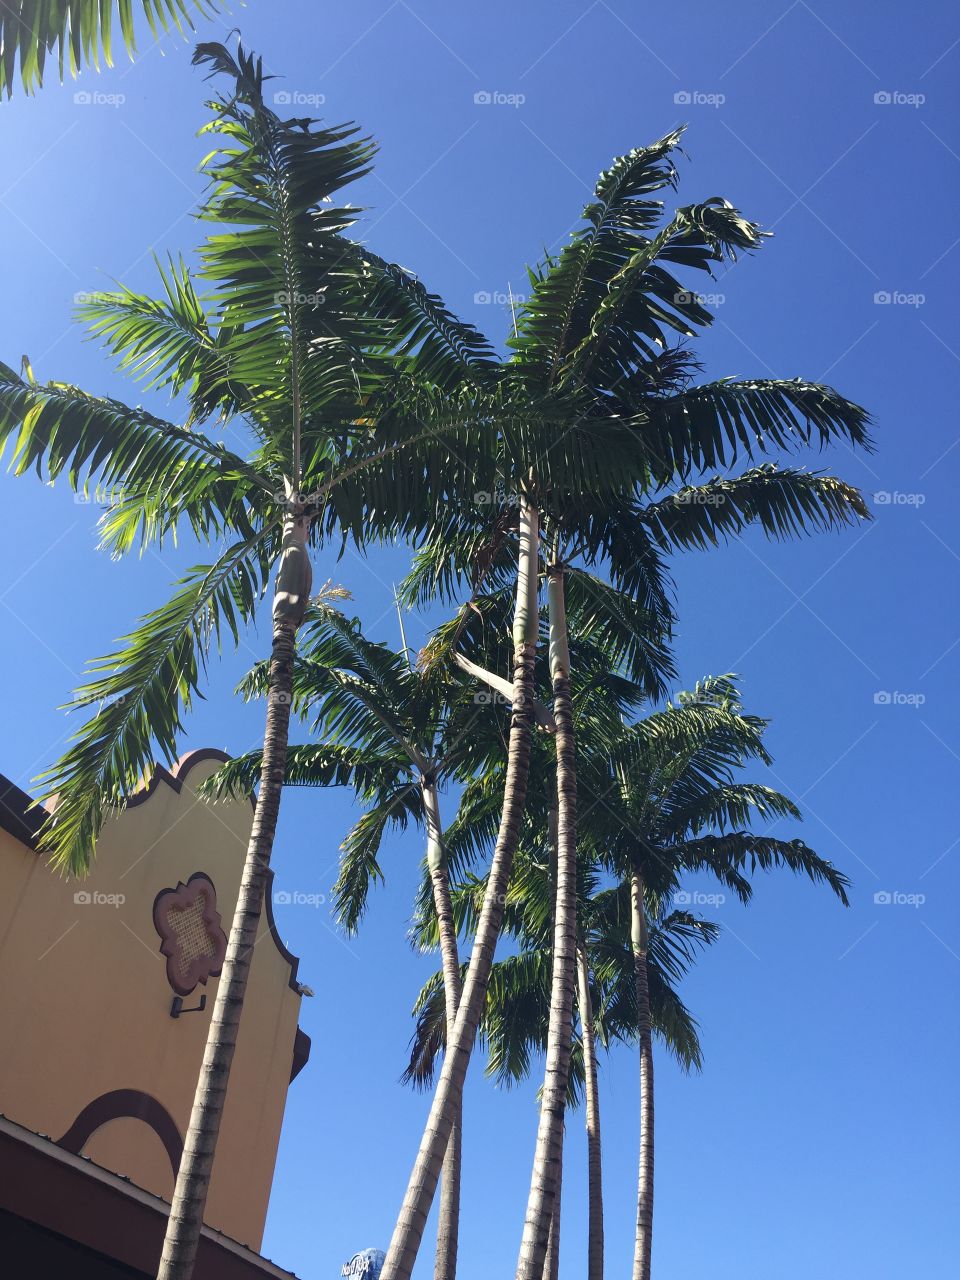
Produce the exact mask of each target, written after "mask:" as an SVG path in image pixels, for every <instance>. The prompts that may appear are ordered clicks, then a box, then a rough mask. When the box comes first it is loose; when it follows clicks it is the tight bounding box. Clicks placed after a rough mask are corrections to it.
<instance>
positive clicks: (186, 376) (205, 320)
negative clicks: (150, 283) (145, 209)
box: [78, 257, 259, 430]
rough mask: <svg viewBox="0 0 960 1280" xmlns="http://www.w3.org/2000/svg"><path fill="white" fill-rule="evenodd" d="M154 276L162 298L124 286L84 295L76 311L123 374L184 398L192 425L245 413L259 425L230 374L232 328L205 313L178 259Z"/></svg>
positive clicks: (245, 391) (252, 403)
mask: <svg viewBox="0 0 960 1280" xmlns="http://www.w3.org/2000/svg"><path fill="white" fill-rule="evenodd" d="M157 272H158V275H159V277H160V283H161V285H162V288H163V297H160V298H154V297H151V296H149V295H148V294H143V293H137V292H135V291H134V290H133V289H129V288H127V287H126V286H124V285H121V286H120V287H119V288H118V289H116V290H113V291H102V292H97V293H93V294H90V295H88V297H87V299H86V301H84V302H83V303H81V304H80V306H79V307H78V313H79V315H80V318H81V320H83V321H84V322H85V323H86V325H87V327H88V329H89V330H90V333H91V334H92V335H93V336H94V337H97V338H100V339H101V340H102V341H103V342H105V344H106V346H107V348H108V350H109V351H110V353H111V354H112V355H113V356H114V357H115V358H116V359H117V361H118V365H119V367H120V369H122V370H123V371H124V372H126V373H129V374H130V375H131V376H133V377H135V378H138V379H140V380H141V381H142V382H144V383H145V384H146V385H147V386H148V387H151V388H168V389H169V390H170V392H171V394H172V395H179V394H181V393H185V394H186V395H187V396H188V398H189V402H190V407H191V421H197V422H202V421H204V420H205V419H207V418H209V417H211V416H213V415H220V416H222V417H224V418H226V417H229V416H232V415H234V414H243V413H249V414H250V415H251V416H252V417H253V420H254V424H255V425H257V424H256V422H255V414H256V412H257V404H256V398H255V396H254V394H253V392H252V391H251V389H250V388H249V387H246V386H243V385H241V383H240V382H238V381H237V380H236V378H235V377H234V376H232V372H231V360H232V353H231V349H230V346H231V338H232V332H231V330H229V329H228V328H226V327H220V328H217V327H216V325H215V324H214V322H213V320H212V318H211V317H210V316H209V315H208V314H207V312H206V310H205V308H204V305H203V303H202V301H201V299H200V297H199V295H198V294H197V291H196V288H195V287H194V282H193V278H192V276H191V274H190V271H189V268H188V267H187V265H186V263H185V262H184V261H183V259H182V258H181V259H180V260H179V261H177V260H175V259H173V258H172V257H171V258H170V260H169V262H168V264H167V266H166V268H165V267H164V266H163V264H162V263H161V262H160V261H159V260H158V261H157ZM258 430H259V427H258Z"/></svg>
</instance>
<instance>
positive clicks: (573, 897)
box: [517, 564, 577, 1280]
mask: <svg viewBox="0 0 960 1280" xmlns="http://www.w3.org/2000/svg"><path fill="white" fill-rule="evenodd" d="M547 572H548V586H547V592H548V603H549V612H550V676H551V680H552V683H553V714H554V718H555V720H556V722H557V881H556V883H557V889H556V906H555V915H554V927H553V972H552V977H551V991H550V1022H549V1025H548V1029H547V1061H546V1068H545V1071H544V1079H543V1091H542V1093H541V1098H540V1121H539V1124H538V1127H537V1145H536V1150H535V1153H534V1160H533V1172H532V1175H531V1179H530V1195H529V1198H528V1200H527V1215H526V1221H525V1223H524V1227H523V1239H522V1241H521V1244H520V1257H519V1259H518V1261H517V1280H541V1277H542V1275H543V1263H544V1257H545V1256H546V1251H547V1242H548V1239H549V1235H550V1222H551V1218H552V1216H553V1207H554V1200H555V1199H556V1194H557V1187H558V1185H559V1180H560V1179H559V1171H560V1161H561V1158H562V1150H563V1117H564V1112H565V1110H566V1105H567V1086H568V1082H569V1075H570V1053H571V1049H572V1047H573V993H574V987H575V986H576V947H577V770H576V759H575V751H574V731H573V704H572V702H571V699H570V655H569V652H568V648H567V616H566V608H565V604H564V591H563V587H564V582H563V567H562V566H561V565H559V564H553V565H551V566H550V568H549V569H548V571H547Z"/></svg>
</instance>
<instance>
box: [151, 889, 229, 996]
mask: <svg viewBox="0 0 960 1280" xmlns="http://www.w3.org/2000/svg"><path fill="white" fill-rule="evenodd" d="M153 924H154V928H155V929H156V931H157V933H159V935H160V938H161V944H160V954H161V955H163V956H166V958H167V981H168V982H169V983H170V986H171V987H172V988H173V990H174V991H175V992H176V993H177V995H178V996H188V995H189V994H190V992H191V991H193V989H194V988H195V987H196V986H197V984H198V983H206V981H207V979H208V978H216V977H217V976H218V975H219V973H220V970H221V969H222V967H223V959H224V956H225V955H226V954H227V938H226V934H225V933H224V932H223V928H222V927H221V924H220V913H219V911H218V910H217V891H216V889H215V888H214V887H213V881H212V880H211V879H210V877H209V876H206V875H204V874H203V872H202V871H197V872H195V873H194V874H193V875H192V876H191V877H190V879H189V880H188V881H187V883H186V884H183V883H182V882H180V883H179V884H178V885H177V887H176V888H175V889H162V890H161V891H160V893H158V894H157V896H156V898H155V899H154V902H153Z"/></svg>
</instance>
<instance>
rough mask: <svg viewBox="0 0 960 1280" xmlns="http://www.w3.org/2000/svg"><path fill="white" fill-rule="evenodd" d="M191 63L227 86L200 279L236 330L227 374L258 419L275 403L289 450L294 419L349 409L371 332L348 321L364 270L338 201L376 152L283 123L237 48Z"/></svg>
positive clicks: (256, 68) (360, 142) (350, 132)
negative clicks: (245, 391) (243, 390)
mask: <svg viewBox="0 0 960 1280" xmlns="http://www.w3.org/2000/svg"><path fill="white" fill-rule="evenodd" d="M193 60H194V63H195V64H197V65H202V66H206V67H208V68H209V72H210V76H211V77H213V76H223V77H225V78H226V79H227V80H228V82H229V85H228V88H227V89H225V90H224V91H223V92H222V93H221V94H220V95H219V96H218V97H217V98H216V99H215V100H214V101H213V102H211V104H210V106H211V107H212V109H213V112H214V116H213V119H212V120H211V121H210V123H209V124H208V125H206V126H205V128H204V130H203V132H204V133H205V134H209V135H211V136H212V138H213V139H214V150H213V151H212V152H211V153H210V154H209V155H208V156H207V158H206V160H205V161H204V165H203V168H204V172H205V173H206V174H207V176H208V177H209V179H210V191H209V194H208V196H207V198H206V200H205V201H204V204H203V206H202V208H201V210H200V216H201V218H202V219H203V220H204V221H206V222H210V223H213V224H215V226H216V227H217V228H218V229H217V230H215V231H213V232H212V233H211V234H210V235H209V236H208V238H207V240H206V241H205V243H204V245H203V249H202V258H203V270H202V275H203V276H204V278H205V279H207V280H209V281H210V282H211V286H212V299H211V300H212V303H213V305H214V307H215V309H216V312H217V315H218V320H219V323H220V324H222V325H225V326H226V327H227V328H228V329H229V330H230V331H231V335H232V336H231V344H230V345H231V374H232V376H233V377H235V378H236V379H238V380H239V382H240V383H242V384H243V385H246V386H254V387H256V388H257V395H258V399H259V401H260V402H261V412H260V415H259V416H260V419H261V420H264V419H265V418H266V408H267V406H269V405H271V404H273V405H274V410H273V414H272V415H271V416H272V418H273V422H272V426H273V430H274V431H275V432H277V433H280V434H281V435H282V436H285V437H286V438H287V439H288V441H289V438H290V436H291V433H292V432H293V433H295V431H296V430H297V429H298V427H299V424H300V420H301V417H302V418H303V419H304V425H305V426H306V425H308V419H309V416H310V414H311V413H315V412H317V410H318V409H319V408H320V407H321V406H326V405H331V404H336V403H338V402H343V401H348V402H355V400H356V396H357V391H358V388H357V371H356V367H355V366H356V364H357V356H358V353H359V350H360V349H361V348H362V346H363V344H364V340H365V338H368V337H369V334H368V333H367V332H366V330H365V329H364V325H363V322H362V319H357V318H355V317H356V316H358V315H360V308H359V306H358V305H356V304H358V303H359V299H360V296H361V293H360V290H361V284H362V275H361V271H360V266H359V264H358V262H357V260H356V255H355V254H354V253H353V252H352V248H351V247H350V246H348V245H347V244H345V243H344V241H343V238H342V237H343V233H344V231H345V230H346V229H347V228H348V227H349V226H350V225H351V224H352V223H353V221H354V220H355V217H356V213H355V212H354V211H351V210H349V209H347V208H346V207H340V206H338V205H337V204H335V203H334V197H336V196H338V195H339V193H340V192H341V191H342V190H343V188H344V187H346V186H347V185H349V184H350V183H351V182H353V181H355V180H356V179H357V178H359V177H361V176H363V174H365V173H367V172H368V171H369V166H370V161H371V159H372V157H373V154H374V147H373V144H372V143H371V142H370V140H369V139H365V138H360V137H359V136H358V132H359V131H358V130H357V128H356V127H355V126H353V125H343V126H339V127H320V126H315V124H314V123H313V122H312V121H308V120H303V119H291V120H283V119H281V118H280V117H279V116H278V115H277V113H276V112H275V111H273V110H272V109H271V108H270V107H268V106H267V105H266V102H265V101H264V96H263V85H264V79H265V77H264V74H263V67H262V63H261V60H260V59H257V58H255V57H254V56H253V55H252V54H249V53H247V52H246V51H245V50H244V49H243V48H242V47H241V46H238V48H237V51H236V55H234V54H232V53H231V52H230V51H229V50H228V49H227V48H226V47H225V46H224V45H222V44H212V43H211V44H200V45H198V46H197V48H196V51H195V53H194V57H193ZM227 228H229V229H227ZM351 304H353V305H351ZM294 444H295V445H296V442H294Z"/></svg>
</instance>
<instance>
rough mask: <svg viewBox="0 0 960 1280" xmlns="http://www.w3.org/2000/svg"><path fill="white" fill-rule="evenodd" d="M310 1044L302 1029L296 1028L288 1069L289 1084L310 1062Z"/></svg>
mask: <svg viewBox="0 0 960 1280" xmlns="http://www.w3.org/2000/svg"><path fill="white" fill-rule="evenodd" d="M311 1043H312V1041H311V1039H310V1037H309V1036H308V1035H307V1033H306V1032H305V1031H304V1029H303V1028H302V1027H297V1034H296V1035H295V1036H294V1037H293V1063H292V1064H291V1067H290V1083H291V1084H293V1082H294V1080H296V1078H297V1076H298V1075H299V1074H300V1072H301V1071H302V1070H303V1068H304V1067H305V1066H306V1065H307V1063H308V1062H309V1061H310V1045H311Z"/></svg>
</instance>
